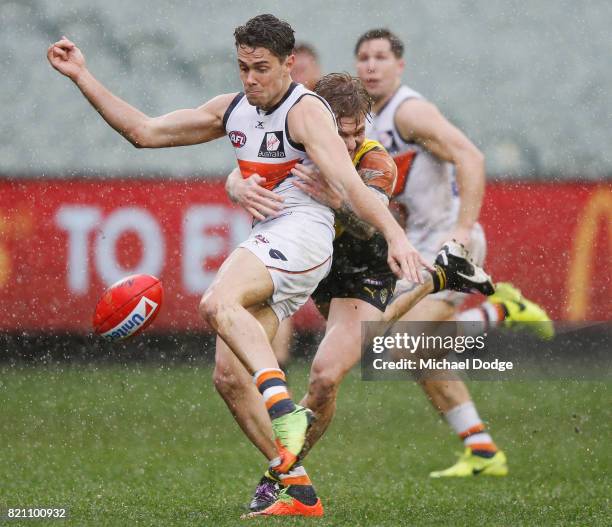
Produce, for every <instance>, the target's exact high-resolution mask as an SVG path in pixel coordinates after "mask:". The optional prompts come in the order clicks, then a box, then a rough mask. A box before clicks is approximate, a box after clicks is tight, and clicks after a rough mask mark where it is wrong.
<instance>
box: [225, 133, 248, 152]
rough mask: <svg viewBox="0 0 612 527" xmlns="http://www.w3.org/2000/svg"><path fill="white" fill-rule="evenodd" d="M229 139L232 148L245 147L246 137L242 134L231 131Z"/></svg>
mask: <svg viewBox="0 0 612 527" xmlns="http://www.w3.org/2000/svg"><path fill="white" fill-rule="evenodd" d="M229 139H230V141H231V142H232V146H233V147H234V148H242V147H243V146H244V145H246V135H244V134H243V133H242V132H238V131H237V130H232V131H231V132H230V133H229Z"/></svg>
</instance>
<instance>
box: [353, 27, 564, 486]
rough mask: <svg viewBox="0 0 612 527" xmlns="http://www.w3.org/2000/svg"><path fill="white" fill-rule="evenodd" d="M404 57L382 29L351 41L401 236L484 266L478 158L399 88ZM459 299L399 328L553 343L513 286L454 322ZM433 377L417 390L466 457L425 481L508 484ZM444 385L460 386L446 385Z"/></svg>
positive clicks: (400, 291) (450, 389)
mask: <svg viewBox="0 0 612 527" xmlns="http://www.w3.org/2000/svg"><path fill="white" fill-rule="evenodd" d="M403 50H404V46H403V44H402V42H401V41H400V40H399V38H398V37H397V36H396V35H394V34H393V33H391V32H390V31H388V30H386V29H375V30H371V31H368V32H366V33H365V34H363V35H362V36H361V37H360V38H359V40H358V41H357V44H356V46H355V57H356V60H357V73H358V76H359V78H360V79H361V80H362V81H363V83H364V85H365V87H366V89H367V90H368V93H369V94H370V96H371V97H372V99H373V101H374V104H373V115H372V121H371V123H368V126H367V134H368V136H369V137H372V138H376V139H378V140H379V141H380V142H381V143H382V144H383V146H384V147H385V148H387V150H388V151H389V153H390V154H392V155H393V156H394V159H395V161H396V164H397V166H398V181H397V184H396V186H395V189H394V192H393V194H394V201H395V203H396V204H397V206H398V208H399V209H400V213H403V215H404V216H405V217H407V225H406V233H407V235H408V236H409V238H410V240H411V241H412V242H413V243H414V244H415V246H416V247H417V248H418V249H419V250H420V251H421V254H423V255H424V256H425V257H426V258H428V259H429V260H430V261H431V260H433V258H434V257H435V255H436V253H437V252H438V250H439V247H440V245H441V244H442V243H443V242H444V241H445V240H447V239H455V240H457V241H459V242H460V243H462V244H463V245H465V247H467V248H468V250H469V251H470V254H471V255H472V256H473V257H474V259H475V262H476V263H477V264H478V265H482V263H483V261H484V257H485V239H484V233H483V230H482V228H481V226H480V225H479V224H478V223H477V220H478V216H479V212H480V207H481V203H482V198H483V194H484V182H485V166H484V157H483V155H482V153H481V152H480V151H479V150H478V149H477V148H476V147H475V146H474V145H473V144H472V143H471V142H470V141H469V139H467V137H465V135H464V134H463V133H462V132H461V131H460V130H459V129H457V128H456V127H454V126H453V125H452V124H451V123H449V122H448V121H447V120H446V119H445V118H444V116H442V114H441V113H440V112H439V111H438V109H437V108H436V107H435V106H434V105H433V104H431V103H430V102H428V101H426V100H425V99H424V98H423V97H422V96H421V95H420V94H419V93H417V92H415V91H414V90H412V89H411V88H409V87H408V86H403V85H402V84H401V75H402V72H403V70H404V60H403V58H402V55H403ZM411 289H412V286H411V284H409V283H408V282H406V281H404V280H400V281H399V282H398V284H397V286H396V289H395V297H394V303H393V304H392V305H391V307H390V309H394V308H395V310H396V311H397V306H396V304H399V303H401V302H402V295H404V294H406V293H407V292H409V291H410V290H411ZM463 299H464V295H462V294H461V293H457V292H453V291H444V292H441V293H438V294H436V295H432V296H429V297H428V298H426V299H424V300H423V302H421V303H420V304H419V305H418V306H416V307H415V308H413V309H412V310H411V311H409V312H408V313H407V314H405V315H404V316H403V317H402V320H414V321H420V320H432V321H434V320H453V319H455V320H469V321H473V320H481V321H483V322H487V323H489V324H495V323H497V322H500V321H504V320H505V321H516V320H520V321H540V322H542V323H541V324H538V325H536V326H534V327H536V328H537V329H538V330H539V332H540V336H542V337H544V338H549V337H550V336H552V325H551V324H550V321H549V319H548V317H547V316H546V314H545V313H544V311H543V310H542V309H541V308H540V307H539V306H537V305H536V304H534V303H532V302H529V301H528V300H526V299H525V298H523V297H522V295H521V294H520V292H519V291H517V290H516V289H514V288H513V287H512V286H511V285H510V284H498V286H497V289H496V293H495V295H493V296H492V297H490V298H489V301H488V302H485V303H484V304H483V305H482V306H481V307H480V308H477V309H475V310H469V311H467V312H465V313H464V314H459V315H458V312H457V309H458V307H459V305H460V304H461V303H462V302H463ZM400 311H401V310H400ZM437 375H439V376H440V377H439V379H436V374H432V373H428V374H427V375H426V376H424V377H423V378H422V379H421V380H420V382H421V384H422V386H423V388H424V390H425V392H426V393H427V395H428V396H429V398H430V400H431V402H432V403H433V405H434V406H435V408H436V409H438V410H439V411H440V412H442V413H443V414H444V416H445V418H446V420H447V422H448V424H449V425H450V426H451V427H452V428H453V430H454V431H455V432H456V433H457V434H458V435H459V437H460V438H461V440H462V441H463V443H464V445H465V452H464V454H463V455H462V457H461V458H460V460H459V461H458V462H457V464H455V465H454V466H452V467H450V468H449V469H447V470H442V471H437V472H432V473H431V476H432V477H445V476H470V475H473V474H488V475H498V476H500V475H506V474H507V471H508V468H507V464H506V457H505V455H504V454H503V452H501V451H500V450H498V448H497V446H496V445H495V443H494V442H493V440H492V438H491V436H490V434H489V433H488V432H487V430H486V429H485V425H484V424H483V422H482V420H481V419H480V417H479V415H478V412H477V410H476V407H475V406H474V403H473V402H472V400H471V398H470V395H469V392H468V390H467V387H466V386H465V384H464V383H463V382H462V381H460V379H459V378H458V377H456V375H454V374H453V373H452V372H449V371H444V372H440V373H439V374H437ZM449 378H456V380H455V381H454V382H448V379H449ZM441 379H445V380H441Z"/></svg>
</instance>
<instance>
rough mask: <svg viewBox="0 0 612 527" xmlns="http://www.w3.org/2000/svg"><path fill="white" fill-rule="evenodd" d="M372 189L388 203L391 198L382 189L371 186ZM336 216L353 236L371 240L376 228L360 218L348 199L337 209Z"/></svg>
mask: <svg viewBox="0 0 612 527" xmlns="http://www.w3.org/2000/svg"><path fill="white" fill-rule="evenodd" d="M370 190H371V191H372V192H374V193H375V194H376V197H377V198H379V199H380V200H381V201H384V203H385V204H386V205H387V204H388V203H389V200H388V198H387V196H385V194H383V193H382V192H381V191H379V190H377V189H374V188H372V187H370ZM336 218H337V219H338V220H339V221H340V222H341V223H342V225H344V227H345V228H346V230H347V231H349V232H350V233H351V234H352V235H353V236H355V237H356V238H359V239H361V240H369V239H370V238H371V237H372V236H374V233H375V232H376V229H375V228H374V227H373V226H372V225H370V224H369V223H368V222H366V221H363V220H362V219H360V218H358V217H357V215H356V214H355V212H354V211H353V209H352V208H351V205H350V204H349V203H348V202H347V201H343V202H342V207H340V209H338V210H337V211H336Z"/></svg>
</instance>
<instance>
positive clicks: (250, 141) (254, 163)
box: [223, 82, 335, 230]
mask: <svg viewBox="0 0 612 527" xmlns="http://www.w3.org/2000/svg"><path fill="white" fill-rule="evenodd" d="M305 96H314V97H317V98H318V99H319V100H321V101H322V102H323V103H324V104H325V106H326V107H327V108H328V109H329V111H330V113H331V115H332V117H333V115H334V114H333V112H332V111H331V108H330V107H329V105H328V104H327V102H326V101H325V100H324V99H322V98H321V97H319V96H318V95H316V94H315V93H313V92H311V91H310V90H307V89H306V88H305V87H304V86H302V85H301V84H297V83H295V82H293V83H291V85H290V87H289V89H288V90H287V93H286V94H285V95H284V96H283V98H282V99H281V100H280V101H279V102H278V103H277V104H276V105H275V106H274V107H273V108H271V109H269V110H267V111H266V110H262V109H261V108H257V107H255V106H252V105H251V104H249V102H248V100H247V98H246V97H245V95H244V93H239V94H238V95H236V97H235V98H234V100H233V101H232V103H231V104H230V105H229V107H228V109H227V111H226V112H225V115H224V116H223V126H224V128H225V132H226V133H227V135H228V137H229V139H230V141H231V143H232V146H233V147H234V150H235V152H236V158H237V159H238V165H239V167H240V171H241V173H242V177H243V178H245V179H246V178H248V177H249V176H251V175H253V174H255V173H256V174H259V175H260V176H262V177H264V178H265V179H266V181H265V183H264V185H263V186H264V187H265V188H267V189H268V190H272V191H273V192H275V193H277V194H281V195H282V196H283V197H284V199H285V201H284V212H283V215H285V214H296V213H298V212H304V213H307V214H309V215H311V216H312V217H313V218H312V219H314V220H315V221H318V222H320V223H323V224H327V225H328V226H329V228H330V229H332V230H333V223H334V214H333V211H332V210H331V209H330V208H329V207H326V206H325V205H322V204H321V203H319V202H318V201H316V200H314V199H313V198H311V197H310V196H308V195H307V194H306V193H305V192H302V191H301V190H300V189H298V188H297V187H295V186H294V185H293V183H292V181H293V179H294V176H292V175H291V172H290V171H291V169H292V168H293V167H294V166H295V165H296V164H297V163H302V164H306V165H307V164H311V163H312V161H311V160H310V159H309V158H308V156H307V154H306V151H305V149H304V146H303V145H301V144H298V143H296V142H294V141H293V140H292V139H291V137H290V135H289V129H288V126H287V114H288V113H289V110H291V108H292V107H293V106H294V105H295V104H296V103H297V102H298V101H299V100H300V99H301V98H302V97H305ZM334 120H335V118H334ZM265 221H269V220H264V222H265ZM262 223H263V222H262ZM298 227H299V226H298Z"/></svg>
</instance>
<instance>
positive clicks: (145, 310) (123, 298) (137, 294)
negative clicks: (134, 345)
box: [93, 274, 163, 341]
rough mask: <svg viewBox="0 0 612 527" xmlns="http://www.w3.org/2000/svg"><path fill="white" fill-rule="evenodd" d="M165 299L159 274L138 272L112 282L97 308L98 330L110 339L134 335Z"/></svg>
mask: <svg viewBox="0 0 612 527" xmlns="http://www.w3.org/2000/svg"><path fill="white" fill-rule="evenodd" d="M162 299H163V290H162V283H161V281H160V280H159V278H155V277H154V276H151V275H148V274H135V275H132V276H128V277H126V278H123V279H122V280H119V281H118V282H116V283H114V284H113V285H111V286H110V287H109V288H108V289H107V290H106V291H104V294H103V295H102V298H100V301H99V302H98V305H97V306H96V310H95V312H94V317H93V327H94V332H95V333H96V334H97V335H100V336H102V337H104V338H107V339H109V340H113V341H115V340H123V339H126V338H129V337H133V336H134V335H136V334H137V333H140V332H141V331H142V330H143V329H145V328H146V327H147V326H148V325H149V324H151V322H153V319H154V318H155V317H156V316H157V313H159V310H160V309H161V304H162Z"/></svg>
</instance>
